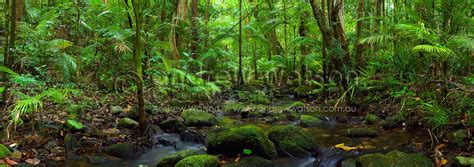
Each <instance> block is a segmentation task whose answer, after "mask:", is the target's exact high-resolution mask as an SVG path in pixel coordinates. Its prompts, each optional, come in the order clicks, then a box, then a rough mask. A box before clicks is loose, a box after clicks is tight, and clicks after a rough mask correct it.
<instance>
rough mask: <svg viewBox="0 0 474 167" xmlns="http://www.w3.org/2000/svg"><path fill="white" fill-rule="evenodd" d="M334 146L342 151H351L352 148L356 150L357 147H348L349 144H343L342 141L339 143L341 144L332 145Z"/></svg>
mask: <svg viewBox="0 0 474 167" xmlns="http://www.w3.org/2000/svg"><path fill="white" fill-rule="evenodd" d="M334 147H335V148H340V149H342V150H344V151H352V150H357V149H358V148H357V147H349V146H345V145H344V143H341V144H337V145H336V146H334Z"/></svg>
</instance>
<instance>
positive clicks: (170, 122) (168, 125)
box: [158, 118, 186, 133]
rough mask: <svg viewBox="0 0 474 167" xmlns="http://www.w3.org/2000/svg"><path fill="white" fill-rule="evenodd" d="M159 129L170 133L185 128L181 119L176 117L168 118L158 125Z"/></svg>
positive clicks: (181, 130)
mask: <svg viewBox="0 0 474 167" xmlns="http://www.w3.org/2000/svg"><path fill="white" fill-rule="evenodd" d="M158 126H159V127H160V128H161V129H163V130H164V131H166V132H170V133H181V132H183V131H184V130H186V126H184V123H183V121H181V120H179V119H177V118H168V119H166V120H164V121H163V122H160V124H159V125H158Z"/></svg>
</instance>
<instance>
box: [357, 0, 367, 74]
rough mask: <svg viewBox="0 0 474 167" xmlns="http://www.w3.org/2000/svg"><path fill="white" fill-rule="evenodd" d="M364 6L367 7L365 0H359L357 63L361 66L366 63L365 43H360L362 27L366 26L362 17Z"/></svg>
mask: <svg viewBox="0 0 474 167" xmlns="http://www.w3.org/2000/svg"><path fill="white" fill-rule="evenodd" d="M364 8H365V0H359V4H358V5H357V25H356V31H357V32H356V36H357V38H356V56H357V57H356V64H357V66H359V67H362V66H363V65H364V45H363V44H361V43H359V41H360V40H361V39H362V29H363V28H364V21H363V20H362V18H363V17H364Z"/></svg>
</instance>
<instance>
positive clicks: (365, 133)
mask: <svg viewBox="0 0 474 167" xmlns="http://www.w3.org/2000/svg"><path fill="white" fill-rule="evenodd" d="M377 135H378V131H377V130H375V129H373V128H350V129H347V130H346V136H348V137H376V136H377Z"/></svg>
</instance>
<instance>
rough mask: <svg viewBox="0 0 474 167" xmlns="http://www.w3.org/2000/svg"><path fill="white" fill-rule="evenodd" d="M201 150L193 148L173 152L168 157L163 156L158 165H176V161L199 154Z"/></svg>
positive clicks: (165, 166)
mask: <svg viewBox="0 0 474 167" xmlns="http://www.w3.org/2000/svg"><path fill="white" fill-rule="evenodd" d="M198 154H199V152H198V151H197V150H192V149H187V150H183V151H179V152H176V153H173V154H171V155H168V156H166V157H163V158H161V159H160V161H159V162H158V165H156V166H157V167H174V166H175V165H176V163H178V162H179V161H181V160H182V159H184V158H186V157H189V156H192V155H198Z"/></svg>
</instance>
